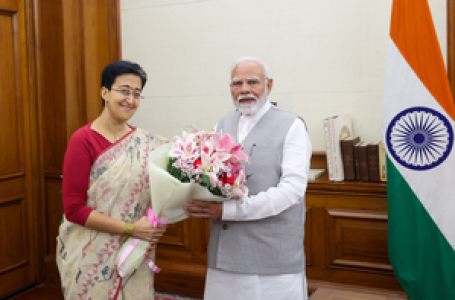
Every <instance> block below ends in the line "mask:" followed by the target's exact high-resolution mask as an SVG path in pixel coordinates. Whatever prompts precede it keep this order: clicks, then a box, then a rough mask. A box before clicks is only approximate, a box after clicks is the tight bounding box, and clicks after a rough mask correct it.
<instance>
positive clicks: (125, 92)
mask: <svg viewBox="0 0 455 300" xmlns="http://www.w3.org/2000/svg"><path fill="white" fill-rule="evenodd" d="M111 90H113V91H116V92H119V93H120V94H122V95H123V96H125V97H129V96H130V95H133V99H134V100H141V99H144V96H141V93H140V92H137V91H133V90H129V89H125V88H123V89H111Z"/></svg>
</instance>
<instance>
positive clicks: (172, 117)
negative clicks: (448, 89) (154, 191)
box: [121, 0, 447, 150]
mask: <svg viewBox="0 0 455 300" xmlns="http://www.w3.org/2000/svg"><path fill="white" fill-rule="evenodd" d="M429 2H430V7H431V10H432V13H433V18H434V20H435V26H436V29H437V33H438V37H439V40H440V43H441V47H442V49H444V50H443V54H444V58H445V57H446V50H445V49H446V48H447V46H446V45H447V43H446V0H430V1H429ZM391 5H392V1H391V0H370V1H365V0H342V1H341V0H332V1H329V0H280V1H276V0H275V1H272V0H205V1H204V0H199V1H197V0H121V22H122V43H123V49H122V52H123V59H128V60H132V61H135V62H138V63H139V64H141V65H142V66H143V67H144V69H145V70H146V72H147V73H148V76H149V81H148V83H147V85H146V88H145V90H144V92H143V94H144V95H145V96H146V99H144V100H143V101H142V103H141V107H140V109H139V110H138V112H137V113H136V115H135V116H134V118H133V119H132V120H131V121H132V123H133V124H134V125H137V126H140V127H143V128H145V129H147V130H149V131H151V132H154V133H157V134H161V135H164V136H167V137H173V136H174V135H176V134H180V133H181V131H182V129H183V128H184V127H185V126H186V125H189V124H191V125H194V126H195V127H197V128H199V129H209V128H211V127H212V126H213V125H215V124H216V122H217V121H218V120H219V119H220V118H221V117H222V116H223V115H224V114H226V113H227V112H229V111H232V110H233V104H232V100H231V97H230V91H229V82H230V67H231V64H232V62H233V61H235V60H236V59H237V58H238V57H240V56H243V55H253V56H256V57H258V58H260V59H262V60H263V61H264V62H265V63H267V64H268V66H269V68H270V72H271V75H272V77H273V78H274V80H275V81H274V88H273V90H272V93H271V95H270V100H271V101H277V102H278V106H279V107H281V108H284V109H287V110H290V111H293V112H295V113H297V114H299V115H300V116H302V117H303V118H304V119H305V120H306V122H307V125H308V128H309V133H310V138H311V140H312V143H313V149H314V150H325V148H324V137H323V131H322V120H323V119H324V118H325V117H328V116H331V115H335V114H338V113H350V114H351V115H352V116H353V123H354V124H353V125H354V133H355V134H356V135H360V136H361V137H362V140H364V141H367V142H371V141H378V140H380V139H381V132H380V127H381V125H380V124H381V110H382V95H383V85H384V70H385V62H386V54H387V47H388V36H389V22H390V14H391Z"/></svg>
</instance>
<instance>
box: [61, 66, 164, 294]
mask: <svg viewBox="0 0 455 300" xmlns="http://www.w3.org/2000/svg"><path fill="white" fill-rule="evenodd" d="M146 80H147V75H146V74H145V72H144V70H143V69H142V68H141V67H140V66H139V65H137V64H134V63H131V62H127V61H117V62H114V63H112V64H109V65H107V66H106V67H105V68H104V70H103V73H102V75H101V97H102V99H103V100H102V101H103V106H104V108H103V111H102V113H101V115H100V116H99V117H98V118H97V119H96V120H94V121H93V122H92V123H89V124H87V125H85V126H84V127H82V128H80V129H79V130H77V131H76V132H75V133H74V134H73V135H72V137H71V139H70V141H69V143H68V148H67V150H66V154H65V161H64V166H63V207H64V213H65V217H64V220H63V223H62V225H61V226H60V231H59V236H58V238H57V241H58V245H57V265H58V269H59V272H60V277H61V281H62V290H63V294H64V296H65V299H93V300H95V299H154V290H153V273H152V271H151V270H150V269H149V268H148V266H147V264H146V263H145V262H144V263H143V264H142V265H141V266H140V267H139V269H138V270H137V271H136V272H134V273H133V274H132V275H131V276H125V277H124V278H121V277H120V276H119V275H118V273H117V269H116V264H115V262H116V260H117V257H118V251H119V248H120V246H121V245H122V243H123V242H124V241H126V240H127V239H128V237H130V236H133V237H135V238H139V239H142V240H146V241H148V242H150V247H149V248H148V249H147V251H148V252H150V251H152V250H153V249H155V247H156V244H157V242H158V240H159V238H160V237H161V236H162V235H163V233H164V232H165V230H166V228H165V227H164V226H162V227H157V228H154V227H152V226H151V225H150V223H149V222H148V221H147V218H146V217H145V216H144V215H145V212H146V210H147V208H149V207H150V206H151V200H150V189H149V182H148V174H147V173H148V171H147V158H148V155H149V152H150V151H152V150H153V149H154V148H155V147H157V146H159V145H160V144H161V143H162V141H161V140H159V139H158V138H156V137H155V136H154V135H152V134H150V133H147V132H145V131H144V130H142V129H139V128H134V127H132V126H128V125H127V123H126V121H128V120H129V119H130V118H131V117H132V116H133V115H134V113H135V112H136V110H137V108H138V107H139V104H140V98H141V91H142V89H143V88H144V85H145V83H146Z"/></svg>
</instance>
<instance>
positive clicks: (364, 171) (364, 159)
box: [359, 142, 369, 181]
mask: <svg viewBox="0 0 455 300" xmlns="http://www.w3.org/2000/svg"><path fill="white" fill-rule="evenodd" d="M359 163H360V180H362V181H369V176H368V153H367V144H365V143H363V142H361V143H360V145H359Z"/></svg>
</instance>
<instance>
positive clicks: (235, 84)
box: [231, 79, 261, 90]
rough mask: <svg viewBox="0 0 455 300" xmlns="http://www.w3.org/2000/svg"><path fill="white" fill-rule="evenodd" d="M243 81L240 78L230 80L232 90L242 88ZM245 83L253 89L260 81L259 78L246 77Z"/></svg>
mask: <svg viewBox="0 0 455 300" xmlns="http://www.w3.org/2000/svg"><path fill="white" fill-rule="evenodd" d="M243 83H244V82H243V81H242V80H235V81H232V82H231V88H232V89H234V90H239V89H241V88H242V86H243ZM246 84H247V85H248V86H249V87H250V88H252V89H255V88H258V87H259V85H260V84H261V81H260V80H259V79H248V80H247V81H246Z"/></svg>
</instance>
